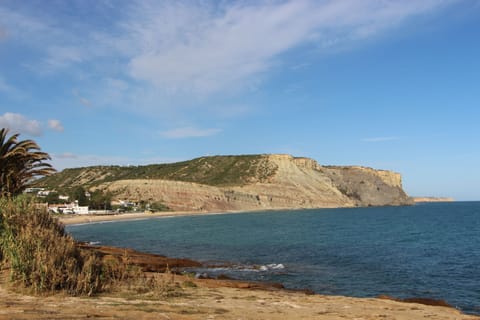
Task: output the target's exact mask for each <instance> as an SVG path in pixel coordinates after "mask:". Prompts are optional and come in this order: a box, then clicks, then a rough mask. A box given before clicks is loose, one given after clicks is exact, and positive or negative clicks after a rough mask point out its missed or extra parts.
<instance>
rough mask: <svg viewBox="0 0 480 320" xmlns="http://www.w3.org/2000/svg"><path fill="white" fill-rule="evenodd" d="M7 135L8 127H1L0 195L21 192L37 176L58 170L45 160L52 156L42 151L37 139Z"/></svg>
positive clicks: (7, 195) (13, 194) (12, 194)
mask: <svg viewBox="0 0 480 320" xmlns="http://www.w3.org/2000/svg"><path fill="white" fill-rule="evenodd" d="M7 135H8V129H5V128H2V129H0V197H5V196H6V197H9V196H15V195H17V194H20V193H21V192H22V191H23V190H25V188H26V187H28V186H29V185H30V184H31V183H32V182H33V181H34V178H35V177H38V176H45V175H49V174H52V173H54V172H55V171H56V170H55V169H54V168H52V166H51V165H50V164H49V163H45V162H44V161H45V160H50V156H49V155H48V153H45V152H41V151H40V147H39V146H38V145H37V144H36V143H35V141H33V140H23V141H18V140H17V138H18V136H19V134H14V135H12V136H10V137H9V138H7Z"/></svg>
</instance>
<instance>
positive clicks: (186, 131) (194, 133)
mask: <svg viewBox="0 0 480 320" xmlns="http://www.w3.org/2000/svg"><path fill="white" fill-rule="evenodd" d="M221 131H222V130H221V129H214V128H211V129H198V128H194V127H183V128H176V129H172V130H168V131H164V132H162V133H161V136H162V137H165V138H169V139H184V138H198V137H208V136H213V135H215V134H217V133H220V132H221Z"/></svg>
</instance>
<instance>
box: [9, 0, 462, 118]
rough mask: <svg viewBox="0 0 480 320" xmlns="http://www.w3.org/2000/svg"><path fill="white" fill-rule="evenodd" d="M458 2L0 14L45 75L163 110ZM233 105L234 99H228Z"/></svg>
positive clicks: (211, 4) (208, 4)
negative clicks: (302, 50) (302, 54)
mask: <svg viewBox="0 0 480 320" xmlns="http://www.w3.org/2000/svg"><path fill="white" fill-rule="evenodd" d="M454 2H456V1H455V0H423V1H417V0H404V1H378V0H364V1H357V0H344V1H336V0H326V1H315V0H289V1H288V0H287V1H269V0H265V1H239V2H217V1H190V2H180V1H132V2H121V3H120V4H119V5H115V6H112V5H111V3H109V2H98V3H95V5H91V4H90V3H89V4H82V2H79V3H77V4H75V7H76V9H77V10H79V11H80V12H83V13H88V14H89V15H92V16H94V17H95V18H96V19H89V20H88V21H89V22H88V23H87V22H85V20H84V19H81V17H82V15H78V17H77V16H76V15H73V16H70V15H68V16H62V15H54V14H52V12H55V13H58V12H65V10H66V9H69V10H70V9H71V8H69V6H66V5H65V4H62V3H61V2H58V3H57V2H48V3H47V5H46V6H45V8H42V9H38V10H37V11H35V14H33V13H32V12H33V11H32V10H20V9H21V8H22V7H23V6H18V7H16V8H15V10H13V9H12V8H10V9H9V8H7V7H3V8H2V5H0V21H2V25H4V26H5V27H4V29H5V30H9V34H8V35H9V36H8V39H7V40H8V41H14V42H18V43H20V44H21V46H23V47H25V48H28V50H30V51H31V52H33V53H34V54H31V55H29V57H30V58H29V59H30V60H29V61H24V64H23V65H28V66H31V67H32V69H35V68H37V69H38V70H39V73H42V72H43V71H44V70H45V69H47V70H48V71H49V72H50V73H56V72H59V73H60V72H62V73H63V74H64V75H65V74H68V75H70V76H71V77H72V79H71V81H72V82H74V83H75V84H73V85H72V87H75V88H78V89H76V90H78V91H77V92H85V90H87V91H88V92H89V93H91V94H89V97H90V98H91V99H93V98H95V103H96V104H95V105H96V106H97V97H102V96H112V97H114V98H115V99H103V100H102V103H103V104H105V105H108V106H110V107H112V108H122V109H127V110H130V111H133V112H139V111H144V110H148V112H149V113H155V112H157V113H158V112H159V110H162V111H164V110H165V109H170V110H175V111H178V110H181V109H182V108H183V107H185V106H189V103H188V102H185V103H183V102H184V101H192V100H194V98H196V97H202V98H205V99H208V98H211V97H218V96H225V95H226V94H231V93H232V92H233V93H236V92H239V91H240V92H243V91H245V90H247V91H248V90H251V89H256V88H258V87H259V86H260V85H261V84H262V83H263V82H264V81H266V80H268V79H269V76H270V72H271V71H273V70H277V69H278V68H287V69H289V70H290V69H292V68H293V69H295V68H298V66H299V65H298V63H296V64H293V65H287V66H285V65H284V64H285V62H284V61H285V60H284V59H283V55H285V54H288V53H289V52H291V51H292V50H294V49H296V48H299V47H306V46H308V47H310V48H311V50H313V51H314V52H315V51H316V50H318V51H320V52H321V51H328V50H330V48H332V47H336V46H344V45H347V46H348V44H350V43H357V42H359V41H362V40H363V39H369V38H371V37H374V36H376V35H378V34H382V33H386V32H388V30H390V29H391V27H393V26H397V25H399V24H401V23H402V22H404V21H407V20H408V19H410V18H412V17H415V16H418V15H422V14H428V13H431V12H433V11H435V10H437V9H439V8H444V7H446V6H448V5H450V4H451V3H454ZM55 6H57V7H60V8H56V7H55ZM65 6H66V7H67V8H65ZM52 9H55V10H52ZM68 19H76V20H74V21H69V20H68ZM67 20H68V22H69V23H68V24H67V23H65V22H66V21H67ZM94 21H108V26H109V27H108V28H105V27H104V26H103V25H102V27H101V28H99V27H98V25H95V24H94V23H93V22H94ZM70 22H71V23H70ZM60 26H61V27H60ZM2 27H3V26H2ZM308 63H309V61H305V62H303V64H308ZM66 71H68V73H67V72H66ZM114 78H119V79H120V78H121V79H122V80H121V81H123V83H124V84H125V86H123V87H122V88H120V87H112V85H111V83H110V84H109V83H108V81H107V79H114ZM85 79H87V80H88V81H85ZM76 97H77V98H78V100H79V102H80V103H81V104H83V105H85V106H88V107H91V106H92V102H91V99H88V98H86V97H84V96H81V95H80V94H77V95H76ZM192 97H193V99H192ZM98 101H100V99H98ZM179 101H182V103H179ZM228 104H230V105H232V101H229V102H228ZM205 105H206V104H205Z"/></svg>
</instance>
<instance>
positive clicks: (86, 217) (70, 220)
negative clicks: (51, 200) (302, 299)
mask: <svg viewBox="0 0 480 320" xmlns="http://www.w3.org/2000/svg"><path fill="white" fill-rule="evenodd" d="M309 209H313V208H309ZM318 209H323V208H318ZM325 209H327V208H325ZM330 209H332V208H330ZM283 210H306V208H276V209H264V210H258V209H251V210H248V209H247V210H225V211H158V212H153V213H145V212H138V213H120V214H103V215H99V214H83V215H80V214H72V215H61V216H58V220H59V221H60V222H61V223H63V224H64V225H66V226H70V225H80V224H89V223H102V222H103V223H105V222H116V221H135V220H146V219H150V218H174V217H188V216H209V215H224V214H235V213H252V212H272V211H283Z"/></svg>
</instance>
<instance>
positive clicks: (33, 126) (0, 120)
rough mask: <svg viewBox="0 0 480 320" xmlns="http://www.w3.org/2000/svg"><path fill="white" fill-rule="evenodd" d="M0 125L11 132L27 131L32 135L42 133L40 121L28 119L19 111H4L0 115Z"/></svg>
mask: <svg viewBox="0 0 480 320" xmlns="http://www.w3.org/2000/svg"><path fill="white" fill-rule="evenodd" d="M0 127H1V128H8V129H10V130H11V131H13V132H18V133H27V134H29V135H32V136H40V135H42V128H41V125H40V122H38V121H37V120H29V119H27V118H26V117H25V116H23V115H21V114H19V113H12V112H6V113H5V114H4V115H3V116H0Z"/></svg>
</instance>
